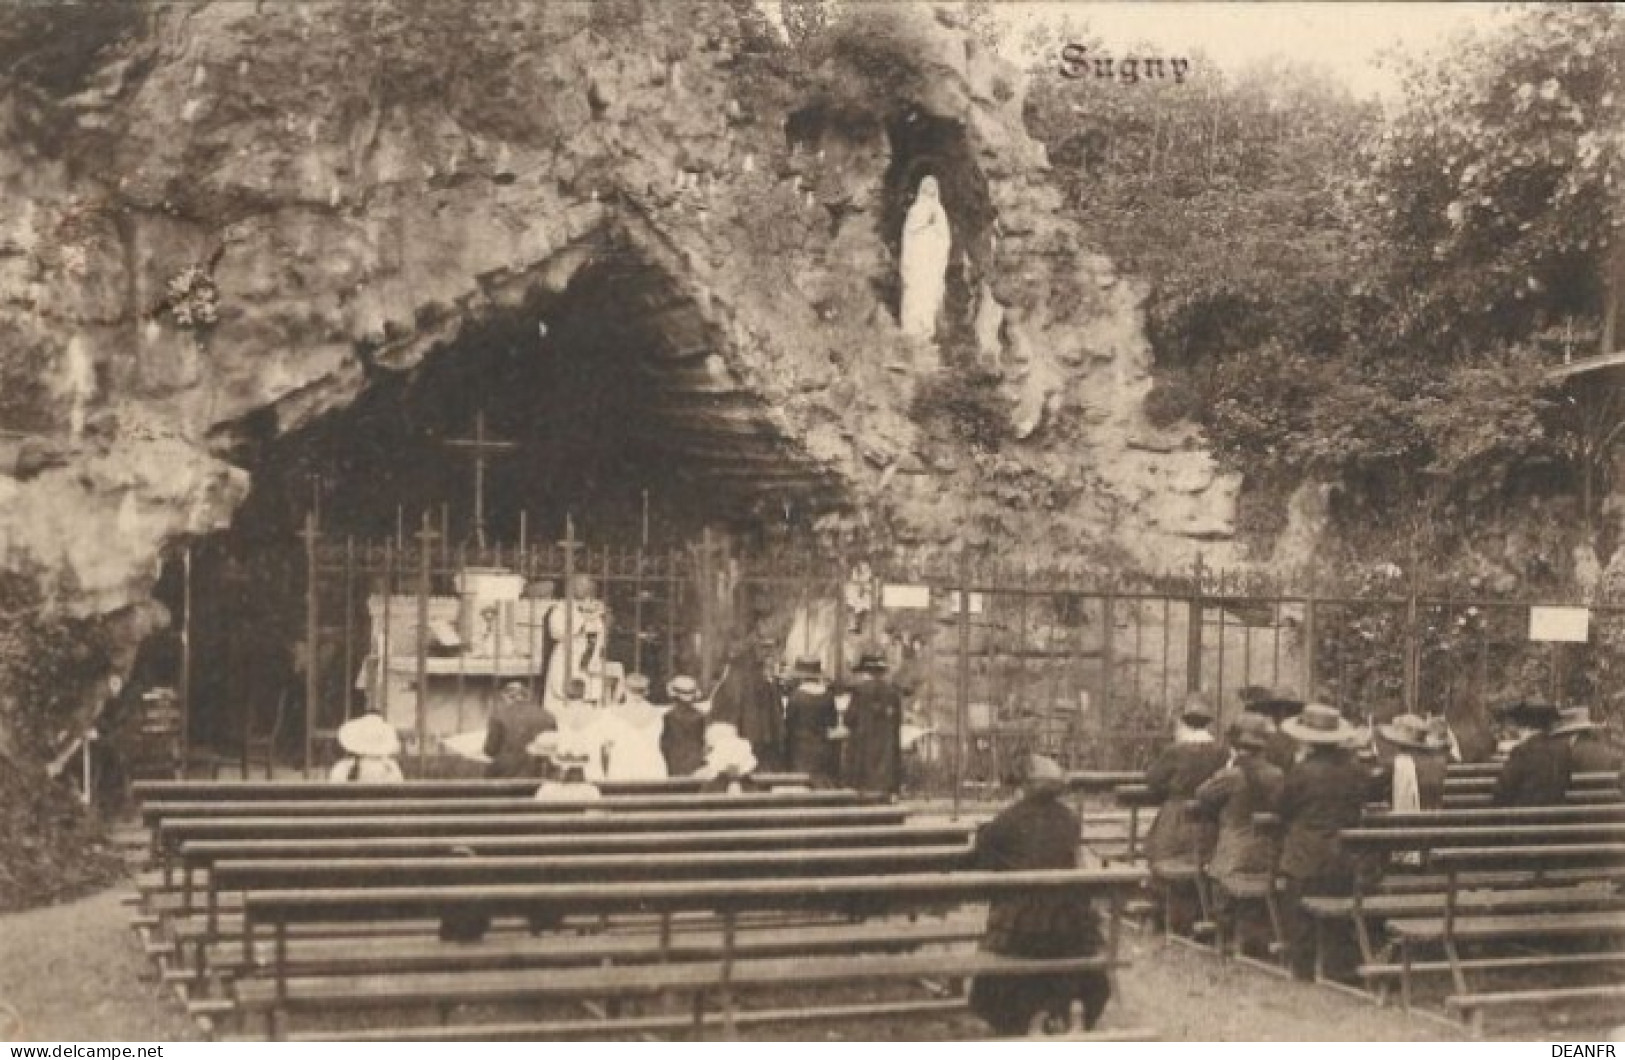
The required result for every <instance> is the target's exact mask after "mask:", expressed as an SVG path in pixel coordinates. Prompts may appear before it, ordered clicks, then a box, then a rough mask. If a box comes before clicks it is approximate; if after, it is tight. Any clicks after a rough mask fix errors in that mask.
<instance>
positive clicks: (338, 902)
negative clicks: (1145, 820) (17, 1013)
mask: <svg viewBox="0 0 1625 1060" xmlns="http://www.w3.org/2000/svg"><path fill="white" fill-rule="evenodd" d="M1143 878H1144V874H1143V873H1142V872H1140V871H1139V870H1134V869H1125V868H1113V869H1102V870H1082V869H1079V870H1063V871H1053V872H1032V873H981V872H954V873H927V874H907V875H893V876H864V877H810V878H807V877H802V878H789V879H786V878H776V879H761V880H742V881H729V880H715V879H708V880H697V881H692V882H686V881H661V882H647V883H636V884H628V883H605V884H595V885H569V884H563V885H508V886H493V885H481V886H467V887H410V888H407V887H393V888H376V889H362V890H353V891H352V890H312V891H286V890H284V891H255V892H250V893H249V894H248V895H247V897H246V903H245V910H246V916H247V926H246V935H245V939H246V945H248V946H249V947H253V946H254V945H255V944H256V935H257V934H259V933H260V932H261V931H262V930H263V931H266V932H268V933H269V936H270V938H271V940H272V947H271V952H272V963H273V970H272V972H271V974H270V975H269V976H268V977H267V978H265V979H257V980H247V981H244V982H241V983H239V986H238V1002H239V1004H240V1005H241V1006H242V1008H243V1010H244V1011H245V1012H248V1013H255V1014H263V1015H264V1017H265V1021H266V1023H265V1025H266V1029H267V1032H268V1035H269V1036H270V1037H273V1038H274V1037H279V1036H281V1034H282V1032H283V1031H284V1029H285V1028H284V1026H283V1023H284V1020H285V1019H286V1017H288V1016H289V1015H292V1014H297V1013H302V1012H319V1011H323V1010H327V1011H332V1010H347V1009H352V1008H356V1007H361V1006H368V1005H374V1006H376V1005H389V1006H392V1007H408V1006H430V1007H434V1008H439V1009H442V1010H444V1009H448V1008H449V1007H451V1006H454V1005H463V1004H489V1003H493V1002H500V1001H516V1000H523V1001H530V1002H535V1001H540V1000H570V999H585V1000H589V1001H597V1002H600V1003H602V1004H604V1005H605V1006H606V1011H613V1010H614V1008H615V1006H616V1005H617V1004H618V1003H620V1002H622V1001H625V1000H627V999H630V998H635V997H640V996H642V997H650V996H664V995H671V994H679V995H684V996H686V997H688V998H689V999H690V1001H691V1008H690V1011H689V1014H688V1018H687V1019H686V1020H685V1021H684V1022H686V1023H687V1024H688V1025H689V1026H690V1027H692V1028H693V1029H694V1030H695V1031H698V1030H699V1029H701V1027H702V1026H703V1024H704V1023H705V1016H706V1010H707V1007H708V1005H709V1004H711V1003H712V1002H713V1001H714V1002H715V1003H716V1005H717V1006H718V1008H719V1009H720V1017H721V1020H722V1023H723V1027H724V1030H725V1032H727V1033H729V1034H731V1033H732V1032H733V1031H734V1030H735V1029H736V1027H737V1026H738V1024H739V1023H740V1022H741V1013H740V1011H739V1009H738V1008H737V1005H736V999H737V995H738V994H740V993H742V992H750V991H755V990H761V989H772V988H796V989H798V990H799V989H805V988H807V987H812V986H819V985H824V984H846V983H851V982H854V981H866V982H883V981H914V980H918V979H920V978H926V977H937V978H949V979H962V978H966V977H972V976H978V975H1008V974H1025V973H1032V972H1046V973H1061V972H1067V971H1078V970H1083V969H1109V968H1110V967H1112V966H1113V965H1114V964H1115V959H1116V952H1117V949H1116V947H1117V934H1116V922H1117V919H1116V916H1115V915H1113V916H1112V917H1110V918H1109V919H1108V941H1107V947H1106V951H1105V952H1104V953H1103V954H1100V955H1097V956H1095V957H1089V958H1066V959H1058V960H1046V961H1029V960H1023V959H1017V958H1009V957H1002V956H998V955H994V954H988V953H982V952H979V951H976V950H970V949H963V950H954V951H948V952H942V953H938V952H930V953H910V954H897V953H876V954H864V955H853V954H851V953H841V954H839V955H837V956H830V957H818V956H798V957H794V958H769V959H756V958H746V959H740V954H739V952H738V950H737V940H738V924H739V918H740V917H741V916H742V915H743V914H746V913H749V912H753V911H764V910H773V911H779V910H786V909H795V910H812V909H823V910H834V911H837V912H838V911H840V910H842V909H846V908H850V907H851V906H852V905H853V904H854V903H858V904H860V905H862V906H863V907H865V908H866V909H869V910H870V911H871V912H873V914H874V915H876V916H879V915H882V914H883V913H884V912H886V911H892V912H903V913H906V912H908V911H909V910H910V909H914V908H918V907H920V906H922V905H924V906H943V905H958V904H963V903H966V902H972V901H986V900H988V899H990V898H993V897H996V896H999V895H1009V894H1017V893H1032V892H1035V891H1045V890H1053V889H1072V890H1077V891H1082V892H1085V893H1087V894H1090V895H1092V896H1097V897H1106V898H1108V899H1109V900H1110V902H1111V904H1112V906H1113V913H1114V914H1115V912H1116V910H1117V908H1118V907H1119V906H1120V904H1121V901H1122V899H1123V897H1124V896H1125V895H1127V894H1128V893H1130V892H1132V891H1133V890H1134V889H1135V888H1137V887H1138V886H1139V885H1140V882H1141V881H1142V880H1143ZM448 906H457V907H462V908H465V909H471V910H478V911H480V912H482V913H484V914H486V915H492V916H495V915H502V914H508V915H536V914H541V915H554V916H563V915H567V914H577V915H579V914H595V915H606V916H612V915H616V914H621V913H627V912H649V911H653V912H657V913H659V914H661V915H662V916H666V915H669V914H676V913H679V912H684V911H696V910H700V911H708V912H710V913H712V914H714V915H716V916H717V917H718V919H719V922H720V935H721V947H722V949H721V956H720V958H719V959H716V960H698V961H694V960H671V959H669V955H665V954H663V951H664V949H665V948H666V943H665V941H664V938H663V940H662V943H661V946H660V947H658V948H657V949H656V951H655V954H654V960H653V962H652V963H640V964H636V965H631V966H624V967H612V968H609V969H603V968H588V969H543V970H531V971H521V972H517V973H514V972H501V973H489V972H474V973H466V974H448V973H443V972H440V973H428V974H424V975H421V976H420V975H402V976H396V975H390V976H383V977H368V976H362V977H358V978H343V979H337V980H335V979H333V978H327V977H316V978H290V977H288V976H287V975H286V974H285V967H286V964H285V962H286V958H287V954H288V932H289V929H290V927H291V926H292V925H295V924H299V923H312V922H331V921H334V920H356V919H359V920H368V921H383V920H390V919H400V918H405V917H422V916H428V915H438V913H439V912H440V911H442V910H444V909H445V908H447V907H448ZM663 936H664V933H663ZM878 938H879V942H880V943H881V944H886V943H887V938H886V936H885V935H884V933H882V934H881V935H880V936H878ZM657 1022H659V1023H660V1026H661V1027H665V1028H670V1027H671V1024H672V1018H671V1017H669V1016H667V1017H659V1018H658V1020H657ZM583 1024H584V1021H580V1020H576V1021H566V1026H565V1028H564V1029H563V1031H562V1033H563V1034H564V1035H566V1036H569V1035H575V1034H586V1033H611V1034H615V1033H621V1032H622V1031H626V1030H631V1029H634V1028H635V1027H637V1026H638V1025H637V1024H636V1023H635V1022H634V1023H633V1024H632V1025H630V1026H629V1025H627V1024H625V1022H624V1021H619V1020H613V1019H611V1020H606V1021H603V1022H601V1023H598V1022H595V1023H593V1024H591V1025H589V1026H584V1025H583ZM599 1028H601V1029H599ZM527 1029H528V1032H529V1033H531V1034H533V1035H535V1036H538V1037H541V1036H549V1035H558V1034H560V1033H561V1025H560V1024H559V1023H558V1022H557V1021H552V1022H546V1021H544V1022H541V1023H537V1024H533V1025H530V1026H529V1027H528V1028H527ZM391 1032H392V1033H393V1034H395V1035H397V1036H408V1037H417V1036H419V1035H420V1033H423V1034H426V1036H428V1037H458V1036H475V1035H478V1034H479V1028H477V1027H469V1026H457V1027H455V1028H454V1029H449V1028H446V1027H434V1028H401V1027H392V1028H391ZM319 1037H322V1038H327V1037H332V1035H329V1034H326V1033H322V1034H320V1035H319Z"/></svg>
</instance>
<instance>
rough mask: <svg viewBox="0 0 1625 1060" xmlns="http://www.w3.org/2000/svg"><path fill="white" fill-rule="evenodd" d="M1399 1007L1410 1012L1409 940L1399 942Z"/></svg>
mask: <svg viewBox="0 0 1625 1060" xmlns="http://www.w3.org/2000/svg"><path fill="white" fill-rule="evenodd" d="M1399 1007H1400V1008H1402V1009H1404V1010H1405V1011H1406V1012H1409V1011H1410V1010H1411V940H1410V939H1400V940H1399Z"/></svg>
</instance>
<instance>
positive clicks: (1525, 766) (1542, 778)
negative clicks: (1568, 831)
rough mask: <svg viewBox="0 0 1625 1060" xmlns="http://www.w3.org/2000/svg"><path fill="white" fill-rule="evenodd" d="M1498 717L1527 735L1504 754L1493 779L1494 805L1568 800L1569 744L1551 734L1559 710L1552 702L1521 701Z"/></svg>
mask: <svg viewBox="0 0 1625 1060" xmlns="http://www.w3.org/2000/svg"><path fill="white" fill-rule="evenodd" d="M1500 713H1501V716H1502V717H1503V718H1504V719H1505V720H1506V721H1507V722H1509V723H1511V724H1512V725H1514V726H1516V727H1517V728H1519V729H1522V730H1525V731H1527V732H1529V733H1530V735H1529V736H1528V737H1527V738H1525V739H1524V740H1523V741H1522V742H1521V743H1519V744H1518V745H1517V746H1516V747H1514V748H1513V749H1512V752H1511V753H1510V754H1508V755H1507V760H1506V764H1505V765H1503V766H1502V767H1501V774H1500V776H1498V777H1496V778H1495V795H1494V798H1493V799H1492V801H1493V802H1494V804H1495V805H1496V806H1561V805H1562V804H1563V803H1565V802H1567V801H1568V795H1569V775H1570V773H1571V771H1572V761H1571V755H1570V753H1569V747H1568V744H1567V743H1566V742H1565V741H1564V740H1563V738H1562V737H1561V736H1554V735H1552V732H1551V730H1552V727H1553V726H1555V725H1556V724H1557V721H1558V718H1559V717H1560V716H1561V712H1560V711H1559V710H1558V709H1557V706H1556V705H1555V704H1552V703H1539V702H1535V701H1532V700H1524V701H1522V702H1518V703H1514V704H1513V705H1512V706H1510V707H1508V708H1506V709H1505V710H1503V711H1501V712H1500Z"/></svg>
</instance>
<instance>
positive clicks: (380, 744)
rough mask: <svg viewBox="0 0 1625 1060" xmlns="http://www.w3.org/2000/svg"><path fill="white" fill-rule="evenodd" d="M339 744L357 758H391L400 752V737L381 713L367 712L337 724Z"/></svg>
mask: <svg viewBox="0 0 1625 1060" xmlns="http://www.w3.org/2000/svg"><path fill="white" fill-rule="evenodd" d="M338 739H339V746H340V747H342V748H344V749H345V750H346V751H348V752H349V753H350V754H353V755H355V756H356V757H358V758H393V757H394V756H395V755H398V754H400V753H401V737H400V734H399V733H397V732H396V731H395V726H393V725H391V724H390V723H389V722H387V721H385V720H384V718H383V715H381V714H373V713H367V714H363V715H361V717H359V718H352V719H351V720H349V721H347V722H345V723H344V724H343V725H340V726H339V731H338Z"/></svg>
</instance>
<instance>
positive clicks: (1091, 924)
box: [970, 795, 1111, 1034]
mask: <svg viewBox="0 0 1625 1060" xmlns="http://www.w3.org/2000/svg"><path fill="white" fill-rule="evenodd" d="M1080 827H1081V826H1080V824H1079V821H1078V816H1077V814H1075V813H1073V812H1072V811H1071V810H1069V809H1067V807H1066V806H1064V805H1062V804H1061V802H1060V801H1059V800H1058V799H1057V798H1055V797H1054V796H1050V795H1029V796H1027V797H1026V798H1023V799H1022V800H1021V801H1020V802H1017V803H1016V804H1015V805H1013V806H1011V807H1009V808H1008V809H1006V810H1005V811H1004V812H1003V813H1001V814H999V815H998V816H997V817H995V818H994V819H993V820H992V821H989V822H988V823H987V824H985V825H983V826H982V827H981V828H980V829H979V830H978V831H977V833H976V853H975V863H976V867H977V868H979V869H983V870H986V871H990V872H1021V871H1024V870H1031V869H1066V868H1072V867H1074V866H1076V865H1077V859H1078V835H1079V831H1080ZM1101 945H1102V939H1101V934H1100V924H1099V921H1098V920H1097V919H1096V917H1095V911H1094V908H1093V907H1092V906H1091V905H1090V903H1089V900H1088V898H1087V897H1085V896H1082V895H1076V894H1066V893H1064V892H1052V893H1049V894H1044V895H1035V896H1032V897H1027V898H1020V897H1017V898H995V899H994V900H993V902H992V904H991V905H990V907H989V908H988V914H987V935H986V936H985V938H984V939H983V941H982V948H983V949H985V950H988V951H990V952H993V953H1001V954H1006V955H1008V956H1014V957H1083V956H1090V955H1093V954H1095V953H1098V952H1100V949H1101ZM1110 992H1111V987H1110V985H1109V983H1108V981H1107V979H1106V976H1105V974H1104V973H1102V972H1083V973H1079V974H1074V975H1023V976H1000V977H996V978H991V979H978V980H976V982H975V984H974V985H973V986H972V988H971V995H970V1005H971V1009H972V1011H974V1012H975V1013H976V1014H977V1015H978V1016H980V1017H981V1018H982V1019H984V1020H986V1021H987V1022H988V1023H989V1024H990V1025H992V1026H993V1027H994V1029H995V1030H997V1031H999V1032H1000V1033H1006V1034H1010V1033H1025V1032H1026V1030H1027V1026H1028V1024H1029V1023H1030V1022H1031V1020H1032V1017H1033V1016H1034V1015H1035V1014H1036V1013H1039V1012H1053V1013H1057V1014H1060V1015H1065V1013H1066V1012H1067V1010H1068V1008H1069V1006H1070V1004H1071V1002H1072V1001H1073V1000H1074V999H1078V1000H1082V1001H1083V1003H1084V1008H1085V1014H1086V1018H1087V1020H1088V1022H1089V1023H1091V1024H1092V1023H1093V1022H1094V1020H1095V1019H1097V1018H1098V1017H1099V1015H1100V1012H1101V1010H1102V1009H1104V1008H1105V1005H1106V999H1107V997H1108V996H1109V995H1110Z"/></svg>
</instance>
